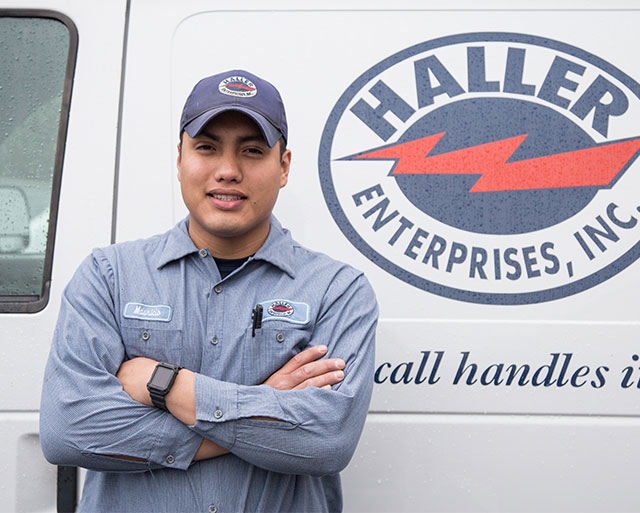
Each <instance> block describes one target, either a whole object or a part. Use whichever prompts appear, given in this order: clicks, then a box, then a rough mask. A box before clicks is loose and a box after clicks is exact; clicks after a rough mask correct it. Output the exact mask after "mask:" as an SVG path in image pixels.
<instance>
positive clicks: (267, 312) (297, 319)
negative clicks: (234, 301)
mask: <svg viewBox="0 0 640 513" xmlns="http://www.w3.org/2000/svg"><path fill="white" fill-rule="evenodd" d="M260 304H261V305H262V311H263V314H262V322H266V321H286V322H292V323H294V324H307V323H308V322H309V310H310V309H309V305H308V304H307V303H299V302H296V301H290V300H288V299H271V300H269V301H263V302H262V303H260Z"/></svg>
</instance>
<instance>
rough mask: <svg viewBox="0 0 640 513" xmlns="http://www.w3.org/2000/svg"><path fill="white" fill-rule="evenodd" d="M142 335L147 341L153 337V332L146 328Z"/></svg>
mask: <svg viewBox="0 0 640 513" xmlns="http://www.w3.org/2000/svg"><path fill="white" fill-rule="evenodd" d="M140 336H141V337H142V340H144V341H145V342H146V341H147V340H149V339H150V338H151V334H150V333H149V332H148V331H147V330H144V331H143V332H142V335H140Z"/></svg>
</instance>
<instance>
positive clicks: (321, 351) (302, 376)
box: [263, 346, 345, 390]
mask: <svg viewBox="0 0 640 513" xmlns="http://www.w3.org/2000/svg"><path fill="white" fill-rule="evenodd" d="M326 353H327V346H312V347H310V348H309V349H305V350H304V351H301V352H300V353H298V354H297V355H295V356H294V357H293V358H291V360H289V361H288V362H287V363H285V364H284V366H283V367H282V368H281V369H280V370H278V371H276V372H274V373H273V374H272V375H271V376H270V377H269V379H267V380H266V381H265V382H264V383H263V385H269V386H270V387H272V388H275V389H276V390H294V389H296V390H300V389H303V388H307V387H317V388H331V385H335V384H336V383H339V382H340V381H342V380H343V379H344V372H343V371H342V369H344V365H345V363H344V360H342V359H341V358H330V359H328V360H320V358H322V357H323V356H324V355H325V354H326Z"/></svg>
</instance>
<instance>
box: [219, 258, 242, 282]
mask: <svg viewBox="0 0 640 513" xmlns="http://www.w3.org/2000/svg"><path fill="white" fill-rule="evenodd" d="M213 259H214V260H215V262H216V265H217V266H218V271H220V277H221V278H222V279H224V278H226V277H227V276H229V275H230V274H231V273H232V272H233V271H235V270H236V269H237V268H238V267H240V266H241V265H242V264H244V263H245V262H246V261H247V260H249V257H244V258H217V257H213Z"/></svg>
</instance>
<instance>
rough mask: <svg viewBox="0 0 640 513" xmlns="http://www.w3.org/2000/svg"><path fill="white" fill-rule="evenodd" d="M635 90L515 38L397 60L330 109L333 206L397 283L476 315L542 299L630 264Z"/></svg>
mask: <svg viewBox="0 0 640 513" xmlns="http://www.w3.org/2000/svg"><path fill="white" fill-rule="evenodd" d="M639 116H640V85H639V84H638V83H637V82H635V81H634V80H633V79H631V78H630V77H629V76H628V75H626V74H625V73H623V72H622V71H620V70H619V69H617V68H616V67H614V66H613V65H611V64H610V63H608V62H606V61H605V60H603V59H601V58H599V57H597V56H595V55H593V54H591V53H589V52H587V51H585V50H582V49H580V48H576V47H574V46H571V45H568V44H565V43H562V42H558V41H553V40H550V39H546V38H542V37H538V36H532V35H524V34H513V33H473V34H461V35H455V36H448V37H443V38H440V39H436V40H433V41H428V42H425V43H421V44H418V45H416V46H413V47H410V48H407V49H406V50H403V51H401V52H399V53H397V54H395V55H392V56H390V57H388V58H386V59H385V60H383V61H381V62H380V63H379V64H377V65H375V66H374V67H373V68H371V69H370V70H368V71H366V72H365V73H363V74H362V75H361V76H360V77H359V78H358V79H357V80H356V81H355V82H354V83H353V84H352V85H351V86H349V88H348V89H347V90H346V91H345V93H344V94H343V95H342V97H341V98H340V99H339V100H338V102H337V104H336V105H335V107H334V109H333V111H332V112H331V114H330V116H329V119H328V121H327V124H326V126H325V130H324V133H323V137H322V142H321V145H320V155H319V166H320V177H321V181H322V187H323V192H324V195H325V199H326V201H327V205H328V206H329V209H330V211H331V213H332V215H333V217H334V219H335V220H336V222H337V224H338V226H339V227H340V229H341V230H342V231H343V233H344V234H345V235H346V236H347V238H348V239H349V240H350V241H351V243H352V244H354V245H355V246H356V247H357V248H358V249H359V250H360V251H361V252H362V253H363V254H364V255H366V256H367V257H368V258H369V259H371V260H372V261H373V262H375V263H376V264H377V265H379V266H380V267H382V268H383V269H385V270H386V271H388V272H389V273H391V274H393V275H394V276H396V277H397V278H399V279H401V280H404V281H405V282H407V283H409V284H411V285H414V286H416V287H419V288H421V289H424V290H426V291H429V292H433V293H435V294H439V295H442V296H445V297H449V298H453V299H458V300H462V301H470V302H475V303H486V304H528V303H537V302H544V301H550V300H554V299H558V298H562V297H566V296H569V295H572V294H576V293H578V292H581V291H583V290H585V289H588V288H590V287H593V286H595V285H597V284H599V283H601V282H603V281H604V280H607V279H608V278H610V277H612V276H614V275H615V274H617V273H619V272H620V271H622V270H623V269H624V268H626V267H627V266H629V265H630V264H631V263H633V262H634V261H635V260H636V259H637V258H638V256H640V242H639V239H640V237H639V230H640V226H638V218H639V217H640V215H639V214H638V212H640V194H639V193H638V192H637V191H640V162H636V158H637V157H638V154H639V150H640V127H639V125H638V123H637V120H638V119H640V117H639Z"/></svg>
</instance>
